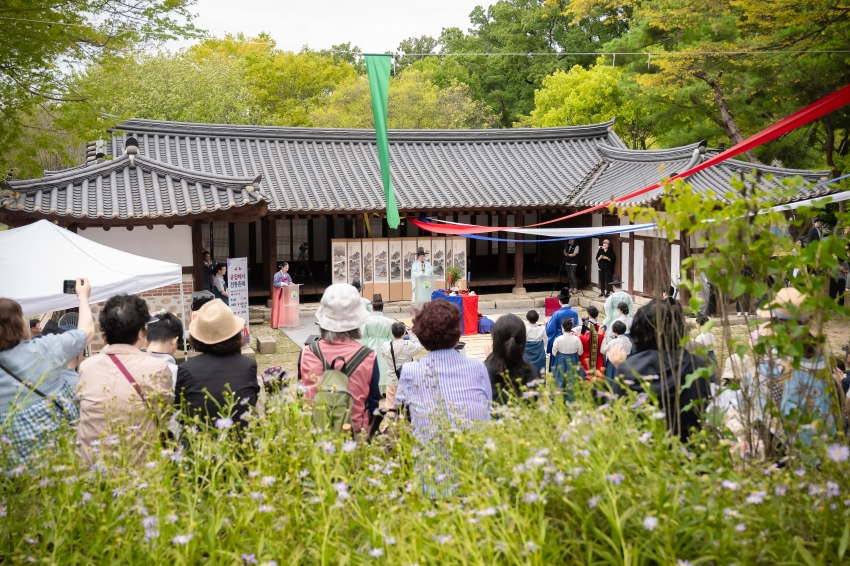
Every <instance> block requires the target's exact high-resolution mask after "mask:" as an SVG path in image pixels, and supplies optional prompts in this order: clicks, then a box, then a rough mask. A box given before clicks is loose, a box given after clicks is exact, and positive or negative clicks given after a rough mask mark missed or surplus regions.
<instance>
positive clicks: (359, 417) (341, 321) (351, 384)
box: [298, 283, 381, 432]
mask: <svg viewBox="0 0 850 566" xmlns="http://www.w3.org/2000/svg"><path fill="white" fill-rule="evenodd" d="M369 316H370V315H369V313H368V312H367V311H366V309H364V308H363V306H362V303H361V301H360V293H358V292H357V289H355V288H354V287H352V286H351V285H347V284H345V283H338V284H335V285H331V286H330V287H328V288H327V289H326V290H325V293H324V294H323V295H322V300H321V303H320V305H319V310H317V311H316V320H317V321H318V323H319V331H320V334H321V339H320V340H319V341H318V342H317V343H316V344H317V346H312V347H311V346H305V347H304V349H303V350H301V356H300V357H299V359H298V376H299V379H301V382H302V384H303V385H304V386H305V387H306V393H305V397H306V398H307V399H313V398H315V396H316V390H317V388H318V386H319V382H320V381H321V380H322V374H323V373H324V370H325V365H326V364H328V365H330V364H331V363H333V364H335V367H336V368H337V369H340V364H339V362H338V361H337V360H339V359H340V358H341V359H342V360H343V362H345V363H346V364H347V362H348V361H350V360H352V359H355V360H356V359H362V361H360V363H356V364H354V365H353V367H348V366H347V365H346V366H342V367H343V371H344V372H345V373H346V374H347V375H348V391H349V393H351V396H352V402H353V404H352V409H351V426H352V429H353V430H354V432H360V431H361V430H363V429H366V430H368V429H369V422H370V420H371V415H372V414H373V412H374V411H375V410H376V409H377V408H378V405H379V404H380V402H381V391H380V388H379V382H380V379H381V373H380V370H379V369H378V361H377V356H376V354H375V352H374V351H372V350H370V349H369V348H366V347H365V346H363V345H362V344H360V343H359V342H357V340H358V339H360V338H361V335H360V327H361V326H363V325H364V324H366V321H367V320H369ZM313 348H317V351H318V353H319V354H320V355H319V356H317V355H316V352H315V351H314V349H313ZM363 348H366V352H368V354H367V355H365V357H364V356H363V354H364V353H365V352H361V349H363Z"/></svg>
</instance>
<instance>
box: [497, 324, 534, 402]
mask: <svg viewBox="0 0 850 566" xmlns="http://www.w3.org/2000/svg"><path fill="white" fill-rule="evenodd" d="M492 336H493V351H492V352H491V353H490V355H489V356H487V359H486V360H485V361H484V364H485V365H486V366H487V372H488V373H489V374H490V385H491V387H492V389H493V400H494V401H498V402H499V403H503V404H504V403H507V401H508V399H509V398H510V394H513V395H516V396H519V395H520V387H521V386H527V385H528V384H529V383H530V382H532V381H534V380H535V379H537V378H538V377H539V372H538V371H537V368H536V367H534V366H533V365H531V364H530V363H528V362H527V361H526V360H525V359H524V357H523V356H524V354H525V339H526V334H525V324H524V323H523V322H522V319H520V318H519V317H518V316H516V315H513V314H506V315H504V316H501V317H499V318H498V319H497V320H496V322H495V324H493V330H492Z"/></svg>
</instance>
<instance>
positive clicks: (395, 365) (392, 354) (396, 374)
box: [390, 340, 401, 379]
mask: <svg viewBox="0 0 850 566" xmlns="http://www.w3.org/2000/svg"><path fill="white" fill-rule="evenodd" d="M393 342H394V340H390V355H391V356H392V357H393V370H394V371H395V378H396V379H401V373H400V372H399V371H398V364H396V363H395V350H394V349H393Z"/></svg>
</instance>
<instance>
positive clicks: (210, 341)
mask: <svg viewBox="0 0 850 566" xmlns="http://www.w3.org/2000/svg"><path fill="white" fill-rule="evenodd" d="M244 325H245V321H243V320H242V319H241V318H239V317H237V316H236V315H234V314H233V311H231V310H230V307H228V306H227V305H225V304H224V303H223V302H222V301H219V300H213V301H210V302H208V303H207V304H205V305H204V306H202V307H201V308H200V310H199V311H198V317H197V318H196V319H195V320H193V321H192V322H191V324H189V344H190V345H191V346H192V349H193V350H195V351H196V352H200V353H201V355H200V356H195V357H194V358H191V359H190V360H188V361H186V362H184V363H183V364H181V365H180V367H179V368H178V370H177V385H176V387H175V393H176V394H177V399H178V400H179V399H180V398H181V397H182V398H183V400H184V401H185V403H186V410H187V415H188V416H189V417H194V416H196V415H197V416H200V417H201V419H202V421H204V422H206V423H207V424H209V425H212V426H215V427H216V428H220V429H227V428H230V427H231V426H237V425H241V426H244V425H245V424H246V418H247V415H246V413H247V412H248V411H249V410H250V409H249V407H248V406H249V405H250V406H252V407H254V406H256V405H257V400H258V398H259V394H260V384H259V382H258V381H257V362H256V361H255V360H252V359H251V358H248V357H246V356H243V355H242V340H243V339H242V328H243V327H244Z"/></svg>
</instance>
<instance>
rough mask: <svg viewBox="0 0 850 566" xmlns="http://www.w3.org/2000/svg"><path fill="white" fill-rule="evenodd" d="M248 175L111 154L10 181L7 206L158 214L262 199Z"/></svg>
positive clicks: (102, 214) (107, 214) (81, 213)
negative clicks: (12, 194) (36, 176)
mask: <svg viewBox="0 0 850 566" xmlns="http://www.w3.org/2000/svg"><path fill="white" fill-rule="evenodd" d="M254 180H255V179H254V177H250V178H246V177H234V176H225V175H218V174H211V173H200V172H198V171H195V170H191V169H184V168H181V167H175V166H172V165H168V164H166V163H162V162H161V161H156V160H153V159H149V158H146V157H144V156H142V155H135V156H132V158H131V156H129V155H124V154H122V155H119V156H118V157H116V158H115V159H114V160H108V161H102V162H100V163H92V164H89V165H84V166H82V167H73V168H70V169H64V170H62V171H54V172H51V174H50V175H47V176H45V177H42V178H41V179H32V180H26V181H12V182H10V183H9V186H10V187H11V188H12V190H14V191H15V193H17V197H16V198H15V197H12V199H9V200H8V201H7V202H8V204H7V207H9V208H13V209H15V210H19V211H24V212H36V213H43V214H54V215H57V216H72V217H75V218H85V217H91V218H120V219H127V218H158V217H169V216H185V215H188V214H197V213H201V212H206V211H213V210H227V209H229V208H233V207H239V206H243V205H246V204H256V203H259V202H261V201H262V196H261V195H260V194H259V192H258V191H257V190H256V189H255V187H254V186H253V185H252V184H253V182H254Z"/></svg>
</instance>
